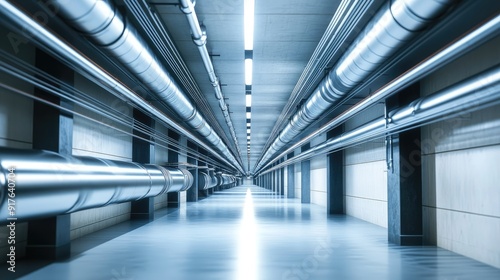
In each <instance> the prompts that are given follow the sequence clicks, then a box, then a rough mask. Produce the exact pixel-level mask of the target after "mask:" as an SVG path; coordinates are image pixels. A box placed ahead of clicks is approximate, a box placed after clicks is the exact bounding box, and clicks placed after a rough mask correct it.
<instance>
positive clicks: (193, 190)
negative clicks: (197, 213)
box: [186, 141, 198, 202]
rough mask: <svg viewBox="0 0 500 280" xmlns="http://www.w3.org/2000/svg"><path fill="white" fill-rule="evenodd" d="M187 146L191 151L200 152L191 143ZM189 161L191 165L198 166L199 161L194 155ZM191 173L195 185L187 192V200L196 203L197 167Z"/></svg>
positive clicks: (189, 157)
mask: <svg viewBox="0 0 500 280" xmlns="http://www.w3.org/2000/svg"><path fill="white" fill-rule="evenodd" d="M187 146H188V148H189V149H191V150H194V151H198V146H197V145H196V144H194V143H192V142H191V141H188V144H187ZM187 161H188V163H189V164H193V165H195V166H198V159H197V158H196V157H195V156H194V155H191V156H189V155H188V159H187ZM189 171H191V174H193V185H192V186H191V188H189V189H188V190H187V198H186V199H187V201H188V202H196V201H198V168H197V167H196V168H193V169H190V170H189Z"/></svg>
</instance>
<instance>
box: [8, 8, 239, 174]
mask: <svg viewBox="0 0 500 280" xmlns="http://www.w3.org/2000/svg"><path fill="white" fill-rule="evenodd" d="M0 14H1V15H2V16H3V19H5V20H8V21H9V22H10V23H11V24H13V25H14V26H15V27H16V28H18V29H19V30H29V31H30V36H32V38H33V39H35V42H36V43H38V45H39V46H41V47H42V48H45V49H46V50H47V51H49V52H50V53H52V54H54V55H55V56H56V57H59V58H61V59H63V60H65V61H68V62H69V63H71V64H73V65H75V66H78V68H79V69H78V70H82V71H81V72H84V73H83V74H84V75H90V76H91V77H93V78H94V79H95V80H96V81H98V83H100V84H101V85H103V86H104V87H105V88H107V89H108V90H110V91H111V92H113V93H118V94H120V95H121V96H122V98H123V97H124V98H126V99H128V100H130V101H132V102H133V103H134V104H137V105H138V106H139V107H141V108H142V109H143V110H145V111H147V112H150V113H151V114H152V115H154V116H155V117H157V118H158V119H159V120H161V121H162V122H164V123H165V124H167V125H168V126H170V127H172V128H173V129H175V130H177V131H178V132H180V133H181V134H183V135H186V136H187V137H188V138H189V139H191V140H193V141H194V142H196V144H198V145H200V146H201V147H203V148H204V149H206V150H207V151H208V152H210V153H211V154H212V155H214V156H215V157H217V158H218V159H220V160H221V161H222V162H224V163H226V164H227V165H228V166H232V167H234V168H235V169H238V167H237V166H236V165H235V164H234V163H231V162H229V161H228V159H227V158H225V157H223V156H221V155H220V152H217V151H215V150H214V149H212V148H211V147H210V146H208V145H207V144H206V143H205V142H203V141H201V140H200V139H199V138H198V137H197V136H195V135H194V134H192V133H191V132H190V131H188V130H187V129H185V128H184V127H183V126H180V125H179V124H177V123H176V122H175V121H173V120H172V119H171V118H170V117H168V116H167V115H165V113H163V112H162V111H160V110H158V109H157V108H156V107H154V106H151V104H150V103H149V102H147V101H146V100H144V99H142V98H141V97H139V96H138V95H136V94H135V93H134V92H132V91H131V90H130V89H129V88H127V87H126V86H124V85H123V84H122V83H120V82H119V81H117V80H116V79H115V78H114V77H112V76H111V75H110V74H109V73H107V72H106V71H104V70H103V69H101V68H100V67H99V66H98V65H96V64H95V63H94V62H92V61H90V60H89V59H88V58H87V57H85V56H83V55H82V54H81V53H80V52H78V51H76V50H75V49H73V48H72V47H70V46H69V45H68V44H66V43H65V42H63V41H62V40H61V39H60V38H59V37H57V36H55V35H54V34H52V33H51V32H49V31H48V30H46V29H45V27H43V26H42V25H40V24H39V23H38V22H36V21H35V20H33V18H32V17H30V16H27V15H26V14H25V13H23V12H22V11H20V10H19V9H18V8H17V7H15V6H14V5H12V4H11V3H9V2H7V1H0ZM240 168H241V167H240ZM241 171H242V170H240V172H241Z"/></svg>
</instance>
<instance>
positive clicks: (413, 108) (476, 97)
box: [259, 65, 500, 175]
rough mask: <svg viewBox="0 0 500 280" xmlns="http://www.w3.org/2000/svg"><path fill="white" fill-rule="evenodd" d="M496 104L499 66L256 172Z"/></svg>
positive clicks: (273, 168)
mask: <svg viewBox="0 0 500 280" xmlns="http://www.w3.org/2000/svg"><path fill="white" fill-rule="evenodd" d="M499 103H500V65H496V66H494V67H492V68H489V69H487V70H485V71H483V72H481V73H479V74H477V75H474V76H473V77H470V78H468V79H466V80H464V81H461V82H458V83H456V84H454V85H452V86H449V87H447V88H445V89H443V90H440V91H438V92H437V93H434V94H432V95H429V96H426V97H423V98H419V99H417V100H415V101H413V102H412V103H410V104H409V105H407V106H404V107H402V108H399V109H396V110H393V111H391V112H389V113H388V114H387V117H382V118H380V119H377V120H374V121H371V122H369V123H367V124H365V125H362V126H360V127H358V128H356V129H353V130H351V131H348V132H345V133H343V134H342V135H340V136H338V137H334V138H332V139H329V140H327V141H325V142H323V143H321V144H319V145H317V146H314V147H311V149H309V150H307V151H305V152H303V153H301V154H299V155H297V156H295V157H293V158H291V159H287V160H286V161H284V162H283V163H281V164H278V165H276V166H273V167H272V168H269V169H267V170H266V171H264V172H262V173H260V174H259V175H263V174H266V173H268V172H271V171H273V170H276V169H279V168H282V167H284V166H287V165H290V164H293V163H296V162H300V161H303V160H306V159H310V158H312V157H314V156H318V155H323V154H326V153H329V152H332V151H338V150H342V149H344V148H347V147H350V146H354V145H357V144H360V143H362V142H365V141H369V140H372V139H376V138H379V137H383V136H386V135H391V134H394V133H398V132H401V131H404V130H407V129H411V128H414V127H420V126H423V125H426V124H429V123H431V122H434V121H439V120H444V119H447V118H451V117H453V116H456V115H457V114H464V113H469V112H473V111H477V110H479V109H482V108H485V107H487V106H493V105H497V104H499Z"/></svg>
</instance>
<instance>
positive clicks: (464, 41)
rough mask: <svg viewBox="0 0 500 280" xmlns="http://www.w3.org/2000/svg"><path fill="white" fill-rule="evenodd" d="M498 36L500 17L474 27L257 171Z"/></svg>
mask: <svg viewBox="0 0 500 280" xmlns="http://www.w3.org/2000/svg"><path fill="white" fill-rule="evenodd" d="M498 34H500V16H496V17H494V18H492V19H491V20H489V21H487V22H486V23H484V24H483V25H481V26H480V27H478V28H476V29H475V30H473V31H472V32H470V33H469V34H467V35H466V36H464V37H463V38H461V39H459V40H457V41H456V42H455V43H453V44H451V45H450V46H448V47H446V48H445V49H443V50H442V51H439V52H438V53H436V54H435V55H433V56H431V57H429V58H428V59H426V60H425V61H422V62H421V63H419V64H418V65H416V66H415V67H413V68H412V69H410V70H409V71H407V72H405V73H404V74H403V75H401V76H399V77H398V78H396V79H395V80H393V81H391V82H390V83H388V84H386V85H385V86H383V87H382V88H380V89H379V90H377V91H376V92H374V93H373V94H371V95H370V96H368V97H366V98H365V99H363V100H362V101H360V102H359V103H357V104H356V105H354V106H352V107H351V108H349V109H348V110H346V111H344V112H343V113H341V114H339V115H338V116H336V117H335V118H334V119H332V120H331V121H329V122H328V123H326V124H325V125H323V126H322V127H320V128H319V129H317V130H315V131H314V132H312V133H311V134H309V135H308V136H306V137H304V138H302V139H301V140H299V141H298V142H297V143H295V144H294V145H292V146H290V147H288V148H287V149H286V150H285V151H283V152H282V153H280V154H279V155H278V156H276V157H275V159H273V160H271V161H270V162H268V163H267V164H266V165H264V166H263V167H262V168H261V170H262V169H265V168H267V167H269V166H270V165H271V164H273V163H274V162H276V161H277V160H278V159H280V158H282V157H284V156H285V155H287V154H288V153H290V152H292V151H293V150H295V149H297V148H298V147H300V146H302V145H304V144H306V143H307V142H309V141H311V140H312V139H313V138H315V137H317V136H318V135H320V134H322V133H325V132H327V131H329V130H331V129H333V128H335V127H337V126H339V125H340V124H342V123H344V122H345V121H347V120H348V119H350V118H351V117H353V116H354V115H355V114H358V113H360V112H361V111H363V110H365V109H367V108H369V107H370V106H373V105H374V104H376V103H378V102H380V101H382V100H384V99H385V98H387V97H389V96H391V95H393V94H395V93H397V92H398V91H400V90H401V89H403V88H405V87H406V86H408V85H410V84H412V83H413V82H415V81H417V80H419V79H421V78H422V77H424V76H427V75H429V74H430V73H432V72H434V71H436V70H438V69H440V68H441V67H443V66H444V65H446V64H448V62H450V61H452V60H454V59H455V58H457V57H460V56H462V55H463V54H465V53H467V52H470V51H472V50H473V49H475V48H476V47H477V46H479V45H480V44H482V43H484V42H485V41H486V40H488V39H490V38H492V37H494V36H497V35H498ZM259 171H260V170H256V173H258V172H259Z"/></svg>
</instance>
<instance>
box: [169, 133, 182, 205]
mask: <svg viewBox="0 0 500 280" xmlns="http://www.w3.org/2000/svg"><path fill="white" fill-rule="evenodd" d="M168 137H170V138H171V139H172V140H174V141H177V142H179V140H180V135H179V134H177V133H176V132H175V131H173V130H170V129H169V130H168ZM178 162H179V149H178V148H176V147H173V146H172V147H169V150H168V163H178ZM167 199H168V206H167V207H168V208H179V207H180V195H179V193H178V192H171V193H168V194H167Z"/></svg>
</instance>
